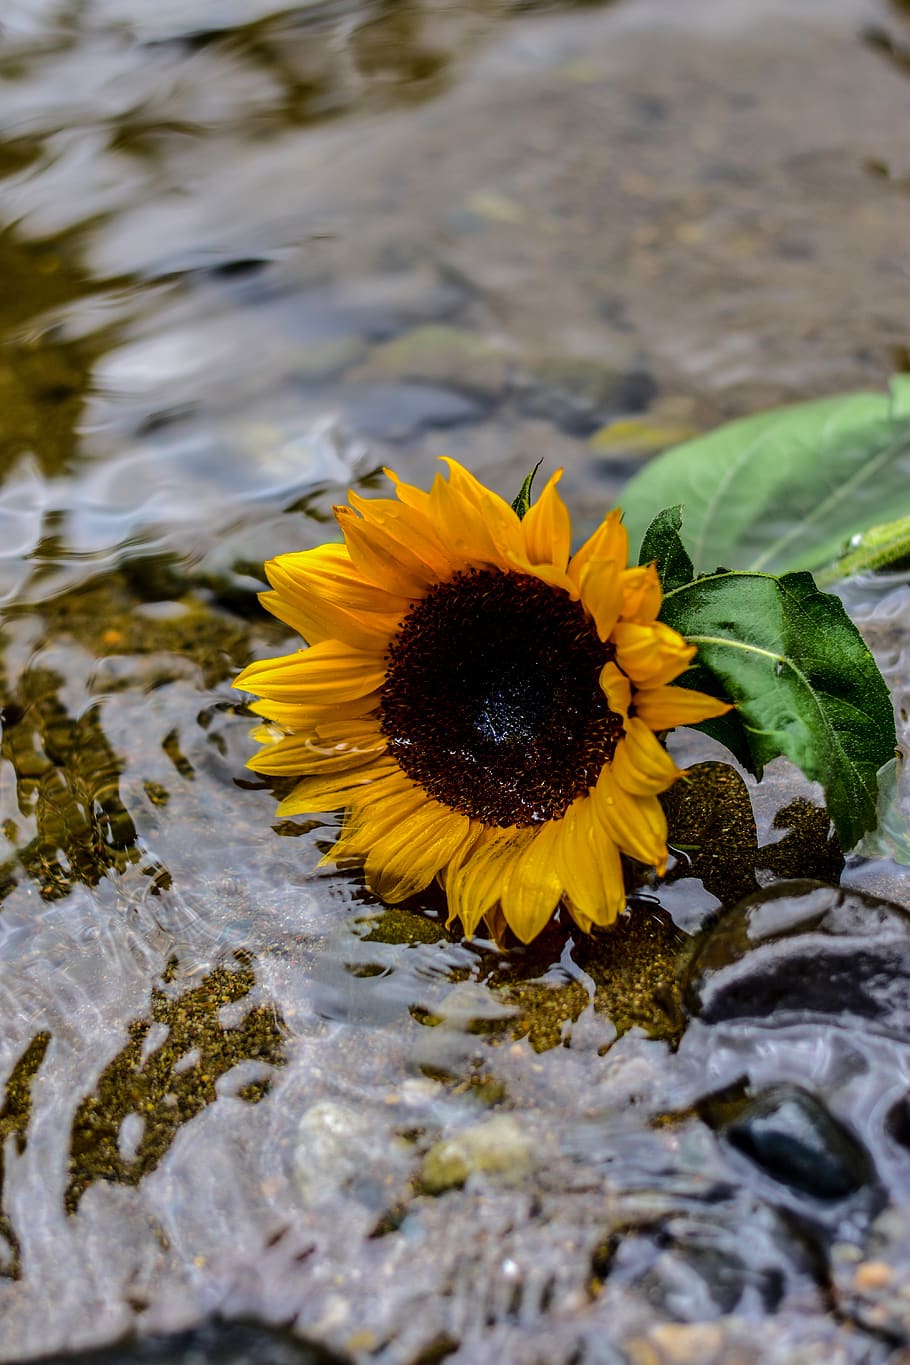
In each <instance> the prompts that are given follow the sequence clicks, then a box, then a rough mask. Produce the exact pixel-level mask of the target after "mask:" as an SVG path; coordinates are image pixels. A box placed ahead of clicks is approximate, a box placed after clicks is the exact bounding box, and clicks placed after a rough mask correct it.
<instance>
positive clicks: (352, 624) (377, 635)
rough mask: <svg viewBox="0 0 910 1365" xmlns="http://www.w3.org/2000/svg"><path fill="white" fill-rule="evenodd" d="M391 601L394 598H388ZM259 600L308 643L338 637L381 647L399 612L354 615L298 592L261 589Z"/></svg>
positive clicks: (361, 645) (363, 646)
mask: <svg viewBox="0 0 910 1365" xmlns="http://www.w3.org/2000/svg"><path fill="white" fill-rule="evenodd" d="M389 600H390V601H394V600H395V599H394V598H390V599H389ZM259 601H260V602H261V603H262V605H263V606H264V607H265V609H266V611H270V612H271V613H272V615H273V616H277V617H278V620H279V621H283V622H284V623H285V625H286V626H290V627H291V630H296V631H297V634H298V635H302V636H303V638H304V640H306V641H307V643H308V644H311V645H318V644H322V643H323V642H324V641H325V640H341V641H343V642H344V644H346V645H353V646H354V648H355V649H366V650H369V649H373V650H383V649H385V647H386V645H387V644H388V642H389V641H390V640H391V639H392V638H393V637H394V636H395V635H396V634H397V632H398V628H399V626H400V624H401V618H402V616H403V615H404V612H405V611H406V610H407V608H405V609H404V611H402V613H401V615H400V616H377V615H375V614H369V615H368V614H367V613H362V614H361V615H356V614H355V613H353V612H350V611H346V610H345V609H344V607H340V606H338V604H337V603H335V602H329V601H327V600H325V599H323V600H321V601H320V599H319V598H316V597H311V598H310V599H309V601H303V600H302V598H301V597H300V596H298V595H297V594H291V593H290V592H280V591H276V592H261V593H260V594H259Z"/></svg>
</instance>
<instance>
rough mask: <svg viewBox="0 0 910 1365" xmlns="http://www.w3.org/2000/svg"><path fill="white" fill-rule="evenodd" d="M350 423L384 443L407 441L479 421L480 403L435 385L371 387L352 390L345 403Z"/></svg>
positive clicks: (480, 414)
mask: <svg viewBox="0 0 910 1365" xmlns="http://www.w3.org/2000/svg"><path fill="white" fill-rule="evenodd" d="M345 409H346V416H347V419H348V421H349V422H350V424H351V425H352V426H353V427H355V428H356V429H357V430H358V431H361V432H363V433H364V434H365V435H367V436H372V437H374V438H375V439H378V440H382V441H407V440H412V439H413V438H414V437H415V436H418V435H419V434H420V433H421V432H422V431H426V430H428V429H433V428H439V429H442V428H445V427H454V426H460V425H462V424H463V423H466V422H479V421H480V420H481V418H482V417H483V415H484V409H483V407H482V406H481V405H480V403H477V402H475V401H474V400H473V399H472V398H468V397H466V396H465V395H464V394H460V393H455V392H454V391H453V390H452V389H443V388H439V387H438V386H436V385H435V384H370V385H366V386H364V387H363V388H358V389H352V390H351V391H350V393H349V395H348V396H347V398H346V402H345Z"/></svg>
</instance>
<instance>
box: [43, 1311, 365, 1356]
mask: <svg viewBox="0 0 910 1365" xmlns="http://www.w3.org/2000/svg"><path fill="white" fill-rule="evenodd" d="M345 1359H346V1357H343V1356H340V1355H337V1354H336V1353H335V1352H334V1351H328V1350H326V1349H325V1348H324V1347H322V1346H315V1345H312V1344H311V1343H310V1342H307V1341H302V1340H300V1338H298V1337H294V1336H292V1335H291V1333H290V1332H286V1331H283V1330H282V1329H281V1328H279V1327H266V1326H264V1325H261V1324H259V1323H250V1322H212V1323H209V1324H208V1325H207V1326H205V1327H197V1328H196V1329H195V1330H194V1331H192V1332H175V1333H172V1334H169V1335H168V1336H154V1337H144V1338H139V1337H136V1338H130V1339H128V1340H126V1341H122V1342H118V1343H117V1344H116V1345H115V1346H108V1347H106V1348H105V1349H104V1350H89V1351H81V1352H76V1353H74V1354H69V1353H67V1354H66V1355H52V1356H42V1357H41V1358H40V1359H37V1358H36V1360H35V1365H63V1362H64V1361H83V1362H84V1365H164V1362H167V1365H216V1362H217V1365H344V1361H345Z"/></svg>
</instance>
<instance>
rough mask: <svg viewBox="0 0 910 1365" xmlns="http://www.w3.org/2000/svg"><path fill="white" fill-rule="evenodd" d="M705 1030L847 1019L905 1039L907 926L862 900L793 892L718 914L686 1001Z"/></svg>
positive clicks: (883, 906) (815, 888) (908, 1027)
mask: <svg viewBox="0 0 910 1365" xmlns="http://www.w3.org/2000/svg"><path fill="white" fill-rule="evenodd" d="M687 1004H688V1006H689V1008H690V1010H691V1011H692V1013H693V1014H696V1015H697V1016H698V1017H699V1018H700V1019H702V1020H703V1021H704V1022H705V1023H719V1022H722V1021H724V1020H731V1019H741V1018H751V1019H766V1018H768V1017H769V1016H772V1015H774V1016H780V1017H783V1016H789V1017H790V1018H791V1019H792V1017H793V1015H794V1013H798V1014H800V1015H803V1016H807V1017H810V1016H818V1015H830V1016H832V1017H837V1018H842V1017H845V1016H850V1015H852V1016H854V1017H856V1018H860V1019H863V1020H866V1021H868V1022H869V1023H871V1024H873V1025H874V1026H875V1027H876V1028H877V1029H879V1030H882V1031H885V1032H888V1033H896V1034H899V1035H900V1036H901V1037H904V1036H906V1034H907V1033H908V1031H910V918H908V916H907V914H906V911H904V910H902V909H901V908H900V907H898V906H893V905H890V904H889V903H888V902H886V901H878V900H876V899H875V898H874V897H871V896H866V895H864V894H863V893H861V892H858V891H852V890H846V889H838V888H834V887H825V886H821V885H819V884H817V883H791V884H789V885H786V884H783V885H780V886H777V887H774V888H772V889H771V890H770V891H767V892H761V893H759V894H758V895H756V896H751V897H749V898H748V900H746V901H743V902H742V904H741V905H740V906H738V907H736V909H735V910H733V911H731V912H730V913H729V914H727V915H725V916H724V917H723V919H722V920H721V921H720V923H719V924H718V926H717V928H716V929H715V930H714V931H713V932H712V933H711V934H709V936H708V938H707V939H706V940H705V943H704V944H703V946H702V949H701V951H700V953H699V955H698V957H697V959H696V960H695V963H694V964H693V970H692V973H691V976H690V982H689V988H688V993H687Z"/></svg>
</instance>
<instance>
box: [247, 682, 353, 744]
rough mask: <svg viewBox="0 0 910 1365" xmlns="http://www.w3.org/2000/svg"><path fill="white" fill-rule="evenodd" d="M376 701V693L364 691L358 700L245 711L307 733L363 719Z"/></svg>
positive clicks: (273, 704) (260, 705) (262, 705)
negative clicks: (327, 726) (325, 726)
mask: <svg viewBox="0 0 910 1365" xmlns="http://www.w3.org/2000/svg"><path fill="white" fill-rule="evenodd" d="M242 676H243V675H242V674H241V677H242ZM379 698H380V694H379V692H367V693H365V694H364V695H363V696H362V697H354V698H352V700H351V701H343V702H333V701H332V700H331V699H329V700H328V701H327V702H326V704H325V705H316V704H312V705H310V704H307V703H305V702H304V703H302V704H301V703H299V702H285V701H257V702H254V703H253V704H252V705H251V706H250V708H249V709H250V710H251V711H252V712H253V714H254V715H257V716H264V717H265V718H266V720H273V721H274V722H275V724H276V725H280V726H281V727H282V729H284V730H305V731H306V732H307V734H309V733H310V732H311V731H313V730H316V729H317V728H320V727H321V726H323V725H328V724H335V723H339V724H340V723H341V722H343V721H347V720H361V719H363V718H364V717H366V716H368V715H369V714H370V712H372V711H375V710H376V708H377V707H378V706H379Z"/></svg>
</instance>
